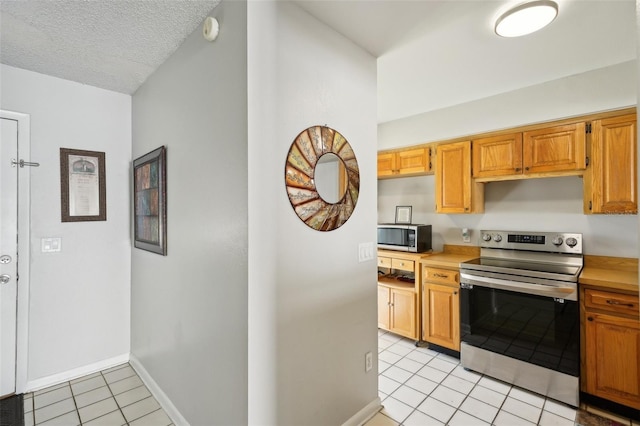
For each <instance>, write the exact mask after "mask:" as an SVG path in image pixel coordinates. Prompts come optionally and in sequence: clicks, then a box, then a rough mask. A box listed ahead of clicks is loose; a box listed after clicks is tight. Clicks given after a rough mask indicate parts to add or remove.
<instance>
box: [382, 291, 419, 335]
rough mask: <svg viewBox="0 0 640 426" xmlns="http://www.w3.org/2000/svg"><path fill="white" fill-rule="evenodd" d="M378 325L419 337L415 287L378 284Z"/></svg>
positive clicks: (396, 332) (397, 332)
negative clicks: (406, 287)
mask: <svg viewBox="0 0 640 426" xmlns="http://www.w3.org/2000/svg"><path fill="white" fill-rule="evenodd" d="M378 327H379V328H382V329H385V330H388V331H391V332H392V333H395V334H399V335H401V336H404V337H408V338H410V339H415V340H417V339H418V334H417V332H416V295H415V292H414V291H413V288H411V289H401V288H392V287H386V286H384V285H378Z"/></svg>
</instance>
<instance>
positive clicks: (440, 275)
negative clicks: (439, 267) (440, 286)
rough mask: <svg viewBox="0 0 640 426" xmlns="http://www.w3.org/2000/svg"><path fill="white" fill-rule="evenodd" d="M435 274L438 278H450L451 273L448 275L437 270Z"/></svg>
mask: <svg viewBox="0 0 640 426" xmlns="http://www.w3.org/2000/svg"><path fill="white" fill-rule="evenodd" d="M433 276H434V277H436V278H449V275H447V274H439V273H437V272H435V273H434V274H433Z"/></svg>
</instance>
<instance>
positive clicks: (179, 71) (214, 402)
mask: <svg viewBox="0 0 640 426" xmlns="http://www.w3.org/2000/svg"><path fill="white" fill-rule="evenodd" d="M211 16H215V17H217V19H218V20H219V22H220V34H219V36H218V39H217V40H216V41H215V42H213V43H211V42H208V41H205V40H204V39H203V37H202V33H201V27H198V29H197V30H196V31H194V33H193V34H192V35H191V36H189V38H188V39H187V40H186V41H185V43H184V44H183V45H182V46H181V47H180V48H179V49H178V50H177V51H176V52H175V53H174V54H173V55H172V56H171V57H170V58H169V60H168V61H167V62H166V63H164V64H163V65H162V66H161V67H160V69H158V71H157V72H156V73H154V74H153V75H152V76H151V77H150V78H149V79H148V80H147V82H146V83H145V84H144V85H143V86H142V87H141V88H140V89H139V90H138V91H137V92H136V94H135V95H134V96H133V122H134V123H135V124H134V126H133V158H137V157H139V156H141V155H143V154H145V153H147V152H149V151H151V150H153V149H155V148H157V147H159V146H161V145H165V146H166V147H167V180H168V184H167V191H168V195H167V203H168V208H167V210H168V211H167V216H168V231H167V232H168V234H167V239H168V255H167V256H166V257H163V256H159V255H157V254H154V253H150V252H146V251H143V250H139V249H135V248H134V249H132V284H131V353H132V357H135V358H136V359H137V360H138V361H139V362H140V363H141V365H142V366H143V367H144V369H145V370H146V371H147V372H148V373H149V375H150V376H151V377H152V378H153V380H154V381H155V382H156V383H157V385H158V386H159V387H160V388H161V389H162V391H163V392H164V393H165V394H166V395H167V396H168V398H169V399H170V400H171V402H172V403H173V404H174V405H175V407H176V408H177V410H178V411H179V412H180V413H181V414H182V415H183V416H184V418H185V419H186V421H188V422H189V423H190V424H192V425H205V424H212V423H215V424H225V425H232V424H246V423H247V271H248V269H247V267H248V263H247V232H248V230H247V220H248V219H247V217H248V213H247V85H246V79H247V77H246V73H247V63H246V42H247V39H246V34H247V26H246V3H245V2H235V1H234V2H223V3H221V4H220V5H219V6H218V7H217V8H216V9H214V11H213V12H212V13H211Z"/></svg>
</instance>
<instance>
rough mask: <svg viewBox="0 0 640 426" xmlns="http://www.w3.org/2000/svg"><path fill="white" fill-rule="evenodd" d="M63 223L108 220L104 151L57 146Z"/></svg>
mask: <svg viewBox="0 0 640 426" xmlns="http://www.w3.org/2000/svg"><path fill="white" fill-rule="evenodd" d="M60 207H61V219H62V222H83V221H101V220H107V188H106V172H105V154H104V152H97V151H85V150H80V149H70V148H60Z"/></svg>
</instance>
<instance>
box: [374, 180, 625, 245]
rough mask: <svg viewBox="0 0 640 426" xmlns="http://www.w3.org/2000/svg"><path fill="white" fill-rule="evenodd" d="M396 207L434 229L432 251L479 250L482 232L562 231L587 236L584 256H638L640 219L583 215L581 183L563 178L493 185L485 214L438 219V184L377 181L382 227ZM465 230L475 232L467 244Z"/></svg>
mask: <svg viewBox="0 0 640 426" xmlns="http://www.w3.org/2000/svg"><path fill="white" fill-rule="evenodd" d="M396 206H412V207H413V208H412V215H413V222H414V223H424V224H430V225H432V226H433V248H434V250H442V246H443V244H455V245H464V244H469V245H477V244H478V237H479V234H480V232H479V231H480V230H481V229H500V230H518V231H536V230H540V231H556V230H557V231H563V232H578V233H582V234H583V238H584V251H585V254H591V255H600V256H617V257H637V256H638V238H637V236H638V216H637V215H585V214H583V212H582V179H581V178H579V177H561V178H545V179H530V180H521V181H505V182H491V183H488V184H486V187H485V213H482V214H460V215H454V214H449V215H447V214H437V213H435V179H434V177H433V176H419V177H411V178H401V179H389V180H379V181H378V222H393V221H394V220H395V208H396ZM462 228H468V229H469V230H470V231H471V242H470V243H463V241H462Z"/></svg>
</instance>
